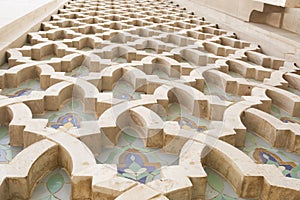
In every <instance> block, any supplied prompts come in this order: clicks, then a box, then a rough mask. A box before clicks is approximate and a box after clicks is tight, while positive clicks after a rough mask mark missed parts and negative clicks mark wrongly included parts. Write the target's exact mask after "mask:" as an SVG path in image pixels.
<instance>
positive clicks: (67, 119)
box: [51, 113, 80, 129]
mask: <svg viewBox="0 0 300 200" xmlns="http://www.w3.org/2000/svg"><path fill="white" fill-rule="evenodd" d="M61 126H63V127H65V128H68V129H69V128H73V127H76V128H80V118H79V117H78V116H77V115H76V114H74V113H67V114H65V115H63V116H61V117H59V118H58V120H57V122H56V123H53V124H51V127H52V128H55V129H58V128H59V127H61Z"/></svg>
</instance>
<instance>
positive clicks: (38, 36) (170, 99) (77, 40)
mask: <svg viewBox="0 0 300 200" xmlns="http://www.w3.org/2000/svg"><path fill="white" fill-rule="evenodd" d="M28 41H29V43H28V44H26V45H24V46H23V47H21V48H15V49H10V50H8V51H7V56H8V63H7V64H6V65H4V66H2V69H1V71H0V87H1V89H2V91H1V97H0V98H1V99H0V112H1V115H0V122H1V125H2V128H1V134H2V135H0V143H1V146H0V151H1V152H0V162H3V164H1V165H0V176H1V179H0V180H1V182H0V184H1V185H0V198H1V199H28V198H30V196H31V194H32V191H33V190H34V188H35V185H36V184H37V182H39V181H40V180H41V178H42V177H44V176H45V175H46V174H47V173H49V172H50V171H52V170H54V169H55V168H57V167H59V166H60V167H62V168H64V169H66V171H67V172H68V174H69V175H70V180H69V179H68V177H67V176H66V175H65V173H61V174H59V173H58V172H57V171H55V173H56V174H54V175H52V176H51V177H50V178H49V181H48V183H47V184H48V185H47V187H48V190H49V193H50V197H56V198H62V197H61V196H60V195H62V196H64V197H65V196H68V195H66V194H59V189H60V187H62V186H57V185H55V184H53V182H55V180H54V179H55V177H56V178H57V179H59V180H61V181H62V182H63V181H66V182H67V184H68V185H70V186H69V187H72V190H71V194H70V196H71V198H72V199H114V198H116V199H127V200H128V199H135V198H136V197H137V196H138V198H139V199H180V200H183V199H205V198H206V199H214V198H215V199H221V198H226V199H230V198H231V199H233V198H235V197H237V196H239V197H241V198H258V199H272V200H273V199H282V198H283V197H284V199H295V200H296V199H300V180H299V179H298V178H299V177H300V175H299V171H300V167H299V164H300V163H299V162H300V161H299V158H300V157H299V155H298V154H299V153H300V138H299V135H300V126H299V122H300V118H299V117H300V96H299V95H300V92H299V91H300V76H299V72H300V71H299V68H298V67H297V66H295V65H294V64H293V63H288V62H285V61H284V60H282V59H278V58H274V57H271V56H267V55H264V54H263V53H262V50H261V48H260V46H258V45H256V44H253V43H250V42H247V41H242V40H239V39H237V36H236V35H235V34H234V33H232V32H229V31H226V30H222V29H220V28H219V27H218V26H217V25H216V24H212V23H210V22H207V21H205V20H204V18H200V17H198V16H195V15H194V14H193V13H189V12H187V11H186V10H185V9H183V8H180V7H179V6H177V5H174V4H173V3H172V2H168V1H161V0H159V1H154V0H145V1H132V0H131V1H129V0H128V1H125V0H120V1H108V0H73V1H70V2H68V3H67V4H66V5H65V6H64V8H63V9H61V10H59V13H58V14H56V15H53V16H52V19H51V21H49V22H45V23H43V24H42V28H41V31H39V32H34V33H30V34H28ZM262 138H263V140H262ZM211 169H213V170H215V171H217V172H218V173H220V174H221V175H222V176H223V177H224V178H225V179H226V180H227V181H228V182H229V183H230V184H231V186H232V187H233V189H234V194H233V196H230V195H229V194H226V193H223V194H222V191H218V189H217V188H218V185H217V184H214V182H212V180H215V177H216V175H213V173H215V172H213V171H212V170H211ZM207 174H209V175H208V176H207ZM207 182H208V184H207ZM42 183H43V181H42ZM49 185H50V186H49ZM51 185H52V186H51ZM45 190H46V189H45ZM34 195H35V193H34Z"/></svg>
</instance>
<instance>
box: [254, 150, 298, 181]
mask: <svg viewBox="0 0 300 200" xmlns="http://www.w3.org/2000/svg"><path fill="white" fill-rule="evenodd" d="M253 157H254V159H255V160H256V161H257V162H259V163H263V164H273V165H276V166H277V167H281V168H283V172H282V173H283V174H284V175H285V176H286V177H294V175H293V174H292V172H293V173H295V170H294V168H296V164H295V163H294V162H284V161H283V160H281V158H280V157H279V156H277V155H276V154H274V153H272V152H269V151H268V150H266V149H264V148H257V149H255V151H254V154H253ZM294 178H296V177H294Z"/></svg>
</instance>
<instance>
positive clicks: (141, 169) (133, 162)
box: [118, 149, 161, 184]
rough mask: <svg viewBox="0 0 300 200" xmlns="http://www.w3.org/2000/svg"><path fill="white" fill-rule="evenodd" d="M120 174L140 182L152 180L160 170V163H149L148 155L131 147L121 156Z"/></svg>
mask: <svg viewBox="0 0 300 200" xmlns="http://www.w3.org/2000/svg"><path fill="white" fill-rule="evenodd" d="M119 163H121V164H118V174H119V175H120V176H122V177H125V178H129V179H131V180H134V181H138V182H140V183H144V184H145V183H147V182H149V181H152V180H153V179H154V177H155V176H156V175H157V174H159V172H160V167H161V165H160V163H149V162H148V159H147V158H146V156H144V155H143V154H142V153H141V152H139V151H137V150H135V149H129V151H127V152H124V153H123V154H122V155H121V156H120V158H119Z"/></svg>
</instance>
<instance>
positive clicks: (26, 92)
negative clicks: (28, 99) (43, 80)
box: [8, 88, 32, 98]
mask: <svg viewBox="0 0 300 200" xmlns="http://www.w3.org/2000/svg"><path fill="white" fill-rule="evenodd" d="M31 92H32V90H31V89H30V88H25V89H22V90H19V91H17V92H15V93H14V94H13V95H8V97H9V98H15V97H20V96H27V95H30V93H31Z"/></svg>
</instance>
